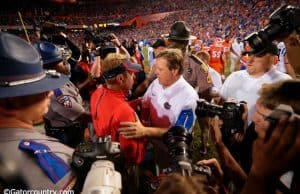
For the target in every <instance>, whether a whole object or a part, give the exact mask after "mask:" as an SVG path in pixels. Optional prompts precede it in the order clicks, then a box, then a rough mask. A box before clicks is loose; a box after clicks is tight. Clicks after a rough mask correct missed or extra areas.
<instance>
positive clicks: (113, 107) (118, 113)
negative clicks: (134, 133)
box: [91, 86, 145, 165]
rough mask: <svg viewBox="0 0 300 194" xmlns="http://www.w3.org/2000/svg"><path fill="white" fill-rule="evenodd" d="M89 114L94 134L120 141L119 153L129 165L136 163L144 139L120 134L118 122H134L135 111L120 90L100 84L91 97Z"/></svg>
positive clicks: (142, 148) (143, 148)
mask: <svg viewBox="0 0 300 194" xmlns="http://www.w3.org/2000/svg"><path fill="white" fill-rule="evenodd" d="M91 114H92V119H93V124H94V128H95V132H96V135H97V136H98V137H99V136H105V135H111V137H112V141H116V142H120V144H121V153H122V154H123V155H124V156H125V158H126V161H127V162H128V164H130V165H134V164H138V163H140V162H141V161H142V159H143V157H144V154H145V139H126V138H124V137H123V136H120V134H119V132H118V128H120V122H125V121H130V122H135V121H136V119H135V112H134V110H133V109H132V108H131V107H130V105H129V104H128V102H127V101H126V100H125V95H124V93H123V92H122V91H115V90H110V89H108V88H106V87H105V86H101V87H100V88H98V89H97V90H96V91H95V92H94V93H93V95H92V97H91Z"/></svg>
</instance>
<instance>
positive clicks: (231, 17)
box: [0, 0, 300, 194]
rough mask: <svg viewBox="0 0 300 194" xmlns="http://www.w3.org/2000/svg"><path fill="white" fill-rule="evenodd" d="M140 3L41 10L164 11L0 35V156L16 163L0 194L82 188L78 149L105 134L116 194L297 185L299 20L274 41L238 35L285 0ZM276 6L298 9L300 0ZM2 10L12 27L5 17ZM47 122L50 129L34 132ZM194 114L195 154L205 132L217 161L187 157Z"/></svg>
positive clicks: (59, 17) (66, 16)
mask: <svg viewBox="0 0 300 194" xmlns="http://www.w3.org/2000/svg"><path fill="white" fill-rule="evenodd" d="M140 3H142V5H143V6H140V4H137V5H134V6H133V5H132V8H134V9H135V10H138V11H135V12H134V11H133V12H132V13H128V14H124V13H125V12H126V13H127V12H130V10H131V9H129V7H128V6H129V4H122V5H120V6H119V7H117V8H116V5H110V6H108V7H107V9H106V10H104V11H103V13H104V14H103V15H101V16H100V15H98V14H97V10H98V9H99V8H100V7H101V6H103V5H101V4H99V5H98V4H97V3H91V4H87V5H85V6H83V7H82V10H81V11H82V12H83V14H79V15H78V14H77V13H74V10H73V11H72V9H71V8H74V7H76V6H77V5H69V7H68V6H66V7H65V8H66V9H65V10H64V12H60V11H57V13H56V14H55V15H51V17H49V18H48V19H49V23H50V24H51V22H53V21H51V19H54V21H55V22H60V21H62V22H65V23H67V25H73V24H77V23H76V22H79V23H80V22H81V19H83V20H85V18H86V19H87V18H88V19H87V20H94V19H99V20H102V19H103V20H105V19H106V17H108V16H110V17H114V20H115V21H117V20H120V21H121V20H129V19H130V18H132V17H134V16H137V15H146V14H153V13H155V12H156V11H157V12H160V13H161V12H170V13H171V14H169V15H168V16H167V17H166V18H164V19H162V20H161V21H160V22H157V23H154V22H152V23H149V24H147V25H144V26H141V27H139V28H133V27H128V28H117V29H106V30H104V31H103V32H105V33H102V34H101V37H100V36H98V35H96V36H95V35H92V34H89V35H87V34H86V33H85V32H82V31H70V30H67V31H64V30H61V29H60V30H57V29H56V30H50V31H49V30H48V31H47V32H46V31H45V30H44V31H43V29H42V30H41V31H39V30H36V31H35V32H34V33H32V34H30V35H31V36H30V39H29V40H27V41H26V40H24V39H26V38H24V37H22V36H21V37H22V38H20V37H18V36H16V35H12V34H10V33H6V32H0V133H1V138H0V144H1V152H0V164H2V163H3V164H4V165H5V162H7V161H8V162H10V163H12V164H14V165H16V169H17V170H15V172H14V173H15V174H13V175H11V174H7V171H5V172H4V174H3V173H1V187H0V189H6V188H9V189H36V190H43V189H53V190H71V191H73V192H75V193H77V192H78V193H79V192H80V191H81V189H82V186H83V182H82V181H84V180H82V179H81V178H82V177H85V176H86V175H84V176H82V172H83V171H82V170H81V171H80V172H79V171H77V170H78V169H77V170H76V169H74V168H72V167H74V166H72V167H71V166H70V159H71V155H72V154H73V151H74V148H76V147H77V146H78V145H80V143H82V142H85V141H90V142H93V143H94V144H97V143H101V142H98V138H101V137H107V136H110V138H111V140H112V141H113V142H118V143H119V145H120V151H121V157H120V160H121V162H120V163H118V165H117V170H118V171H119V172H120V173H121V174H122V193H132V194H133V193H154V192H155V193H158V194H161V193H176V192H177V193H244V194H247V193H276V192H278V191H279V192H281V193H299V185H300V184H299V180H298V177H299V172H298V162H299V150H300V149H299V146H300V131H299V130H298V128H299V119H300V117H299V114H300V112H299V110H300V109H299V103H298V101H299V97H300V94H299V92H298V88H299V85H300V83H299V81H298V80H296V76H297V74H299V73H300V66H299V61H300V58H299V51H300V36H299V34H300V33H299V29H298V28H295V29H293V30H292V31H289V32H288V33H286V34H284V36H283V37H282V36H279V34H280V33H282V32H281V31H277V34H276V37H275V35H274V37H272V38H273V39H276V41H274V42H272V41H270V40H269V39H266V38H265V37H261V41H262V42H263V44H262V45H263V47H259V48H255V47H253V44H252V45H251V44H250V45H249V44H244V43H243V41H241V40H242V39H243V38H245V36H246V35H247V34H249V33H251V32H255V31H258V30H260V29H261V28H263V27H264V26H265V25H266V23H267V22H269V21H268V20H267V17H268V16H269V15H270V14H271V13H272V12H273V11H274V10H275V9H276V8H277V7H278V5H279V4H276V3H275V2H271V1H258V2H255V3H253V2H249V1H246V0H244V1H229V2H227V1H224V4H220V3H219V1H210V2H204V1H188V2H187V3H186V2H182V1H180V0H178V1H177V0H176V1H168V2H167V3H166V2H163V1H147V2H146V3H144V4H143V2H140ZM289 3H291V4H295V5H296V3H297V2H296V1H289ZM95 5H96V6H95ZM141 7H142V8H141ZM69 8H70V10H69ZM295 10H296V11H295ZM154 11H155V12H154ZM281 11H289V13H290V14H295V17H296V18H297V17H299V15H300V14H299V13H300V9H299V8H297V9H290V8H289V7H285V8H284V10H281ZM30 14H32V13H30ZM89 14H95V15H96V16H95V17H89ZM297 14H298V15H297ZM6 16H7V17H8V20H7V21H8V22H10V21H11V19H9V18H10V17H11V16H13V15H9V14H8V15H6ZM24 16H25V18H24V19H25V22H28V21H29V20H27V19H26V17H27V16H26V14H25V15H24ZM280 17H286V15H284V14H283V15H280ZM50 18H51V19H50ZM70 18H72V19H70ZM79 18H80V19H79ZM110 19H111V18H110ZM280 19H282V20H287V18H280ZM87 20H85V21H87ZM2 22H4V21H3V20H2ZM73 22H74V23H73ZM289 22H295V21H290V20H289ZM4 24H9V23H4ZM14 24H16V25H18V23H14ZM161 26H163V27H161ZM52 27H53V26H52ZM280 27H282V26H280ZM293 27H295V26H293ZM296 27H297V26H296ZM282 28H283V27H282ZM282 34H283V33H282ZM32 37H34V38H33V39H31V38H32ZM99 37H100V38H99ZM230 39H231V40H230ZM273 39H272V40H273ZM30 40H32V42H31V43H30V42H29V41H30ZM146 40H147V41H146ZM148 41H150V42H148ZM151 42H153V44H152V43H151ZM143 43H144V44H146V45H143ZM144 46H145V48H146V49H147V63H149V65H147V67H148V68H150V69H149V70H146V65H145V62H146V60H145V56H144V55H145V52H144V51H142V48H141V47H144ZM251 46H252V47H251ZM240 63H241V64H240ZM280 63H281V64H280ZM229 66H230V67H229ZM226 68H227V69H230V71H231V72H229V75H228V76H227V75H225V69H226ZM199 104H201V106H200V105H199ZM203 113H204V114H203ZM41 119H42V121H43V122H44V127H45V133H46V134H41V133H38V132H36V131H35V130H34V124H35V123H36V121H38V120H41ZM227 122H230V123H227ZM196 123H198V124H199V126H200V128H201V130H202V136H203V137H202V139H201V143H202V144H203V150H200V151H201V152H202V154H204V155H205V154H206V149H207V147H208V146H211V145H209V143H208V139H209V138H211V139H212V140H211V141H212V142H213V143H214V145H215V148H216V151H217V152H218V155H219V158H218V159H214V158H211V159H208V160H202V161H198V162H197V165H194V164H192V162H191V157H190V154H191V149H190V145H189V143H190V142H191V141H192V137H193V135H194V128H195V126H196ZM224 130H226V131H224ZM209 133H210V134H211V135H208V134H209ZM108 149H109V148H108ZM89 150H90V148H89V147H87V148H85V147H84V150H83V152H88V151H89ZM76 151H77V152H78V151H79V149H76ZM98 151H99V150H98ZM110 151H113V150H110ZM193 151H195V150H193ZM95 157H96V158H97V157H100V156H95ZM101 157H103V156H101ZM96 158H95V159H96ZM73 159H74V158H73ZM97 159H99V158H97ZM101 159H103V158H101ZM24 162H25V163H24ZM79 163H80V162H79ZM81 163H83V162H82V161H81ZM23 164H25V165H26V168H22V166H23ZM28 169H30V170H28ZM16 171H17V172H16ZM195 171H196V172H200V173H199V174H197V175H193V176H190V175H192V174H193V173H194V172H195ZM9 173H12V172H9ZM176 173H177V174H176ZM183 175H184V176H183ZM79 177H80V178H79ZM112 181H114V180H112ZM98 186H99V187H97V188H95V189H98V190H101V189H104V187H103V186H104V185H98Z"/></svg>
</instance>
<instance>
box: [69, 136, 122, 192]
mask: <svg viewBox="0 0 300 194" xmlns="http://www.w3.org/2000/svg"><path fill="white" fill-rule="evenodd" d="M120 152H121V151H120V143H118V142H112V141H111V136H104V137H100V138H99V139H98V141H97V142H83V143H80V144H79V145H78V146H77V147H76V148H75V151H74V153H73V155H72V163H71V166H72V167H73V168H74V170H75V172H76V174H77V183H76V188H77V189H78V190H79V191H81V189H82V186H83V184H84V183H85V182H86V181H85V180H87V181H89V180H90V178H89V177H87V175H88V176H94V173H93V172H91V171H92V169H97V170H96V171H99V172H102V171H105V170H104V169H107V172H112V171H114V168H113V165H114V164H116V169H117V170H118V169H119V168H121V167H120V166H119V165H121V163H122V161H121V157H120ZM99 160H101V161H102V162H99ZM92 165H93V166H92ZM91 166H92V168H91ZM90 169H91V171H90ZM89 171H90V172H89ZM88 172H89V174H88ZM115 173H116V174H117V172H114V173H112V174H111V173H110V174H109V173H108V174H107V175H109V176H112V177H115V178H118V177H119V176H118V175H115ZM92 179H95V177H92ZM101 180H102V179H101ZM103 180H104V182H107V181H115V182H116V183H118V182H119V181H116V180H111V179H105V177H103ZM94 181H99V180H98V179H97V180H94ZM101 183H102V182H101V181H100V182H97V183H89V184H94V185H98V186H101ZM85 184H88V183H85Z"/></svg>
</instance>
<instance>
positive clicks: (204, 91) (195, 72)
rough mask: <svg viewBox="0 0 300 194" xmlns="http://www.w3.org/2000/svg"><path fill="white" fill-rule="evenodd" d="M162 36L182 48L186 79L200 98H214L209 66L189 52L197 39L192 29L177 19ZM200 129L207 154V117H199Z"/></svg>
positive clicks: (201, 148) (171, 43) (202, 147)
mask: <svg viewBox="0 0 300 194" xmlns="http://www.w3.org/2000/svg"><path fill="white" fill-rule="evenodd" d="M162 37H165V38H167V47H169V48H177V49H180V50H181V51H182V53H183V56H184V67H185V68H184V72H183V77H184V78H185V80H186V81H187V82H188V83H189V84H190V85H192V86H193V88H195V90H196V91H197V92H198V95H199V97H200V98H204V99H206V100H208V101H210V100H211V98H212V93H211V89H212V87H213V83H212V80H211V77H210V74H209V68H208V66H207V64H205V63H204V62H203V61H201V59H199V58H198V57H197V56H196V55H194V54H190V53H189V52H188V44H189V41H191V40H193V39H196V37H195V36H192V35H190V29H189V28H188V27H187V25H186V23H185V22H184V21H176V22H175V23H174V24H173V25H172V26H171V29H170V33H169V34H163V35H162ZM197 120H198V123H199V125H200V129H201V130H202V133H201V139H202V145H201V147H200V152H201V153H203V154H206V152H207V146H208V142H207V141H204V140H205V138H204V134H205V131H208V127H209V123H208V119H207V118H199V117H197Z"/></svg>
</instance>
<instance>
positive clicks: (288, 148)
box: [251, 115, 300, 178]
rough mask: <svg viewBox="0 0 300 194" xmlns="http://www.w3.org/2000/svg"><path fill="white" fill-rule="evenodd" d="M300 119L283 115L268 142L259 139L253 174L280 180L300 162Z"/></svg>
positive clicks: (255, 149) (255, 150) (255, 143)
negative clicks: (280, 177)
mask: <svg viewBox="0 0 300 194" xmlns="http://www.w3.org/2000/svg"><path fill="white" fill-rule="evenodd" d="M299 154H300V119H299V117H293V116H292V117H291V118H288V116H287V115H282V117H281V118H280V120H279V123H278V125H277V126H276V127H275V129H274V131H273V132H272V134H271V137H270V139H269V140H268V141H265V142H264V139H257V140H256V141H255V142H254V145H253V152H252V157H253V164H252V167H251V173H254V174H256V175H262V176H264V177H267V178H268V177H269V178H272V177H273V178H278V177H279V176H280V175H282V174H283V173H284V172H286V171H288V170H291V169H293V168H295V167H296V166H297V164H299V163H298V162H299V161H300V155H299Z"/></svg>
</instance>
